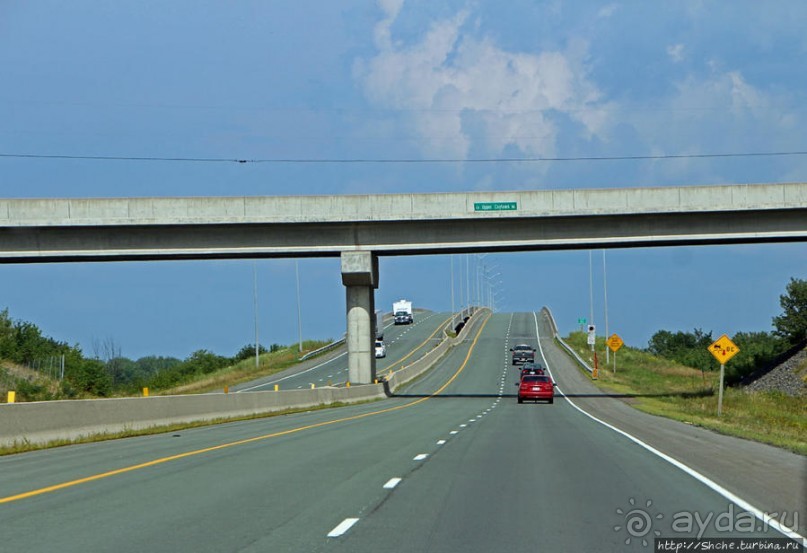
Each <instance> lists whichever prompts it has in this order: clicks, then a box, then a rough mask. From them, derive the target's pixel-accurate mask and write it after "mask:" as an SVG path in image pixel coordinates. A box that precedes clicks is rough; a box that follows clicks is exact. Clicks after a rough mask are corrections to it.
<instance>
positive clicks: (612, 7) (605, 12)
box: [597, 4, 619, 19]
mask: <svg viewBox="0 0 807 553" xmlns="http://www.w3.org/2000/svg"><path fill="white" fill-rule="evenodd" d="M618 9H619V6H618V5H616V4H608V5H607V6H603V7H602V8H600V11H599V12H597V16H598V17H599V18H601V19H607V18H609V17H611V16H612V15H614V12H616V11H617V10H618Z"/></svg>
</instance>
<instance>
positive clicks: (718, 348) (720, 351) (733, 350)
mask: <svg viewBox="0 0 807 553" xmlns="http://www.w3.org/2000/svg"><path fill="white" fill-rule="evenodd" d="M709 353H711V354H712V355H714V356H715V359H717V360H718V361H719V362H720V364H721V365H725V364H726V361H728V360H729V359H731V358H732V357H734V356H735V355H737V354H738V353H740V348H738V347H737V345H736V344H735V343H734V342H732V341H731V340H729V337H728V336H726V335H725V334H724V335H723V336H721V337H720V338H718V339H717V340H715V342H714V343H713V344H712V345H711V346H709Z"/></svg>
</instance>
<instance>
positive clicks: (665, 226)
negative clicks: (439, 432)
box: [0, 183, 807, 383]
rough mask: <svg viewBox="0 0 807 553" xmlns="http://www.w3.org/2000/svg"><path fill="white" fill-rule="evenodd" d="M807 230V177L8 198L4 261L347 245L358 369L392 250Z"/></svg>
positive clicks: (728, 237)
mask: <svg viewBox="0 0 807 553" xmlns="http://www.w3.org/2000/svg"><path fill="white" fill-rule="evenodd" d="M805 240H807V183H787V184H753V185H751V184H748V185H724V186H691V187H660V188H623V189H608V190H594V189H585V190H522V191H511V192H500V191H496V192H468V193H436V194H378V195H360V196H358V195H357V196H282V197H275V196H254V197H190V198H103V199H100V198H99V199H84V198H81V199H75V198H73V199H67V198H65V199H50V198H48V199H0V263H45V262H73V261H125V260H129V261H131V260H139V261H147V260H158V259H227V258H230V259H233V258H269V257H313V256H333V257H335V256H340V257H341V263H342V265H341V266H342V282H343V284H344V285H345V287H346V299H347V345H348V354H349V367H350V368H349V372H350V380H351V382H357V383H360V382H371V381H372V380H373V379H374V378H375V357H374V355H373V339H374V336H372V329H373V327H374V325H373V320H372V319H373V317H374V316H375V315H374V314H375V305H374V304H375V301H374V289H375V288H377V287H378V278H379V275H378V256H380V255H423V254H451V253H469V252H506V251H528V250H533V251H537V250H560V249H589V248H629V247H648V246H681V245H697V244H704V245H705V244H733V243H760V242H789V241H805Z"/></svg>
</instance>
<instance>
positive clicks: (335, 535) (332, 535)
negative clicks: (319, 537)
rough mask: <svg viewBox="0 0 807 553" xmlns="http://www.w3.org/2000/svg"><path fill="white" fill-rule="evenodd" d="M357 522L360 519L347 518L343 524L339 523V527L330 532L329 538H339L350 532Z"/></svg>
mask: <svg viewBox="0 0 807 553" xmlns="http://www.w3.org/2000/svg"><path fill="white" fill-rule="evenodd" d="M357 522H359V519H357V518H346V519H345V520H343V521H342V522H341V523H339V526H337V527H336V528H334V529H333V530H331V531H330V532H328V537H329V538H338V537H339V536H341V535H342V534H344V533H345V532H347V531H348V530H350V527H351V526H353V525H354V524H356V523H357Z"/></svg>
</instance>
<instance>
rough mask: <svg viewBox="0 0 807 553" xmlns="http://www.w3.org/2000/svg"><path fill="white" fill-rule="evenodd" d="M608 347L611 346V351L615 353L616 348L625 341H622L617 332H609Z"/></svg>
mask: <svg viewBox="0 0 807 553" xmlns="http://www.w3.org/2000/svg"><path fill="white" fill-rule="evenodd" d="M607 343H608V347H609V348H611V351H613V352H614V353H616V350H618V349H619V348H621V347H622V345H623V344H624V343H625V342H623V341H622V338H620V337H619V334H611V337H610V338H608V342H607Z"/></svg>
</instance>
